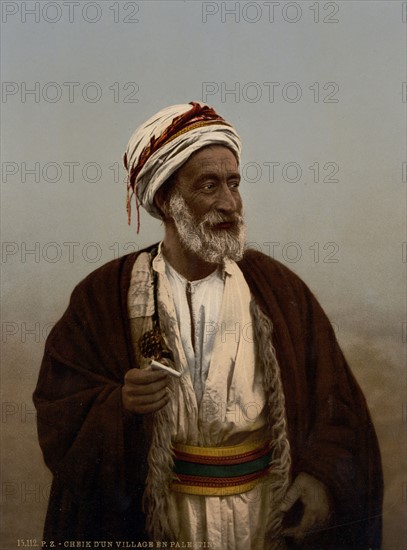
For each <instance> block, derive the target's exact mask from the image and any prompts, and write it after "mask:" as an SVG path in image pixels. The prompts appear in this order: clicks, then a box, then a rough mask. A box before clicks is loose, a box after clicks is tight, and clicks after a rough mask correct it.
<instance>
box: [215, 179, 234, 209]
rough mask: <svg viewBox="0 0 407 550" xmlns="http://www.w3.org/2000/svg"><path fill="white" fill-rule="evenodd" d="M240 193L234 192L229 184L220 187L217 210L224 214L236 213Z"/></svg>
mask: <svg viewBox="0 0 407 550" xmlns="http://www.w3.org/2000/svg"><path fill="white" fill-rule="evenodd" d="M238 199H239V193H238V192H237V191H236V190H235V191H232V190H231V188H230V187H229V186H228V185H227V184H223V185H221V186H220V187H219V190H218V195H217V197H216V208H217V209H218V210H221V211H223V212H228V213H230V212H235V211H236V210H237V209H238Z"/></svg>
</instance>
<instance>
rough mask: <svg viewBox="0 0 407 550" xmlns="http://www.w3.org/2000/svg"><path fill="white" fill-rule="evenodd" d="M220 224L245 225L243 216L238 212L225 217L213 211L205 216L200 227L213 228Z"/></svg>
mask: <svg viewBox="0 0 407 550" xmlns="http://www.w3.org/2000/svg"><path fill="white" fill-rule="evenodd" d="M220 223H231V224H233V225H234V226H239V225H241V224H242V223H243V216H242V215H241V214H238V213H237V212H236V213H234V214H230V215H229V216H225V215H224V214H221V213H220V212H218V211H216V210H211V211H210V212H208V213H207V214H205V215H204V216H203V218H202V220H201V221H200V223H199V225H200V226H209V227H213V226H215V225H218V224H220Z"/></svg>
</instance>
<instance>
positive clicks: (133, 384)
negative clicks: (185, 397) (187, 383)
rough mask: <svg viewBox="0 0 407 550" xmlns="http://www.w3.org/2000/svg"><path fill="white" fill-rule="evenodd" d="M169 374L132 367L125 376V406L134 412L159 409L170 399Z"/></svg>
mask: <svg viewBox="0 0 407 550" xmlns="http://www.w3.org/2000/svg"><path fill="white" fill-rule="evenodd" d="M168 379H169V377H168V374H166V373H165V372H162V371H153V370H151V367H148V368H147V369H130V370H129V371H127V373H126V375H125V377H124V385H123V387H122V399H123V406H124V408H125V409H126V410H127V411H129V412H133V413H137V414H147V413H153V412H155V411H158V410H159V409H161V408H162V407H164V405H166V404H167V403H168V401H169V395H168V392H167V384H168Z"/></svg>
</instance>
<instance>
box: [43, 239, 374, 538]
mask: <svg viewBox="0 0 407 550" xmlns="http://www.w3.org/2000/svg"><path fill="white" fill-rule="evenodd" d="M148 250H149V249H148ZM136 256H137V253H134V254H129V255H127V256H124V257H121V258H119V259H117V260H113V261H112V262H109V263H108V264H105V265H103V266H102V267H100V268H99V269H97V270H96V271H94V272H93V273H91V274H90V275H89V276H88V277H86V278H85V279H84V280H83V281H82V282H81V283H79V285H78V286H77V287H76V288H75V289H74V291H73V293H72V296H71V301H70V304H69V307H68V309H67V310H66V312H65V313H64V315H63V317H62V318H61V320H60V321H59V322H58V323H57V324H56V325H55V327H54V328H53V330H52V331H51V333H50V335H49V337H48V339H47V342H46V348H45V353H44V358H43V362H42V366H41V371H40V375H39V380H38V384H37V387H36V390H35V392H34V403H35V406H36V408H37V418H38V434H39V441H40V445H41V447H42V450H43V453H44V459H45V462H46V464H47V466H48V467H49V468H50V470H51V471H52V473H53V476H54V480H53V485H52V490H51V495H50V501H49V506H48V513H47V518H46V522H45V531H44V540H54V541H57V542H58V541H60V542H61V541H65V540H81V541H94V540H99V541H102V540H103V541H107V540H109V541H139V540H148V537H147V535H146V534H145V532H144V516H143V513H142V510H141V497H142V494H143V489H144V482H145V477H146V472H147V462H146V455H147V451H148V448H147V447H148V444H147V441H148V434H146V433H145V431H144V429H143V419H142V416H141V415H136V414H133V415H131V414H127V413H126V412H125V411H124V410H123V408H122V401H121V386H122V383H123V379H124V375H125V373H126V371H127V370H128V369H131V368H135V367H137V365H136V364H135V359H134V353H133V349H132V344H131V339H130V325H129V319H128V316H127V292H128V288H129V284H130V277H131V270H132V267H133V264H134V261H135V258H136ZM239 266H240V268H241V270H242V272H243V274H244V276H245V278H246V281H247V283H248V285H249V287H250V290H251V292H252V294H253V296H254V297H255V299H256V301H257V303H258V305H259V306H260V307H261V309H262V310H263V312H264V313H265V314H266V315H267V316H268V317H269V318H270V319H271V321H272V323H273V335H274V336H273V343H274V346H275V349H276V354H277V359H278V362H279V365H280V369H281V377H282V382H283V388H284V394H285V400H286V409H287V421H288V436H289V440H290V445H291V453H292V476H293V478H294V477H295V475H296V474H297V473H298V472H301V471H303V472H307V473H309V474H311V475H313V476H314V477H316V478H317V479H319V480H320V481H322V482H323V483H325V485H326V486H327V488H328V490H329V493H330V496H331V499H332V505H333V510H334V514H333V516H332V519H331V524H330V526H329V528H328V529H324V530H322V531H319V532H316V533H313V534H311V535H309V536H308V537H307V538H306V540H305V541H304V542H303V543H302V544H301V547H302V548H305V547H309V548H324V549H326V548H344V549H345V548H346V549H350V548H355V549H363V548H366V549H367V548H379V547H380V544H381V505H382V496H383V495H382V493H383V480H382V471H381V461H380V453H379V448H378V443H377V438H376V435H375V432H374V428H373V425H372V421H371V419H370V416H369V412H368V409H367V406H366V401H365V398H364V396H363V394H362V392H361V390H360V388H359V386H358V384H357V383H356V381H355V379H354V377H353V375H352V373H351V371H350V369H349V367H348V366H347V364H346V361H345V359H344V357H343V354H342V352H341V350H340V349H339V346H338V344H337V342H336V339H335V335H334V332H333V330H332V327H331V325H330V323H329V321H328V319H327V317H326V316H325V314H324V312H323V311H322V309H321V307H320V306H319V304H318V302H317V301H316V299H315V297H314V296H313V295H312V293H311V292H310V290H309V289H308V288H307V287H306V286H305V284H304V283H303V282H302V281H301V280H300V279H299V278H298V277H297V276H296V275H295V274H294V273H292V272H291V271H290V270H289V269H287V268H286V267H285V266H283V265H282V264H280V263H278V262H277V261H275V260H273V259H271V258H269V257H267V256H265V255H263V254H260V253H259V252H255V251H253V250H249V251H247V252H246V254H245V256H244V258H243V260H242V261H241V262H239ZM296 508H297V509H295V510H294V511H293V513H292V514H291V518H290V514H289V516H288V518H287V520H288V521H291V522H293V521H297V520H298V517H299V515H300V514H301V509H300V506H297V507H296ZM287 543H288V545H289V546H290V544H291V543H290V541H289V540H288V541H287Z"/></svg>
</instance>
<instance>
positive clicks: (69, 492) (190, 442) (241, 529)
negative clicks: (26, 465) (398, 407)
mask: <svg viewBox="0 0 407 550" xmlns="http://www.w3.org/2000/svg"><path fill="white" fill-rule="evenodd" d="M240 152H241V144H240V138H239V136H238V134H237V132H236V130H235V129H234V128H233V127H232V126H231V125H230V124H229V123H227V122H226V121H225V120H224V119H223V118H221V117H220V116H219V115H218V114H217V113H216V112H215V111H214V110H213V109H211V108H210V107H208V106H207V105H203V104H200V103H196V102H191V104H188V105H175V106H173V107H169V108H167V109H164V110H162V111H160V112H159V113H157V114H156V115H155V116H154V117H152V118H151V119H149V120H148V121H147V122H146V123H145V124H143V125H141V126H140V127H139V128H138V129H137V130H136V132H135V133H134V135H133V136H132V137H131V139H130V142H129V145H128V148H127V151H126V153H125V156H124V163H125V166H126V169H127V170H128V174H129V178H128V201H127V207H128V212H129V217H130V203H131V198H132V195H133V194H135V196H136V203H137V214H138V205H139V203H141V205H142V206H143V207H144V208H145V209H146V210H147V211H148V212H149V213H150V214H151V215H153V216H155V217H157V218H159V219H162V220H163V222H164V227H165V236H164V239H163V241H162V242H161V243H159V244H158V245H153V246H151V247H149V248H148V249H146V250H143V251H141V252H139V253H133V254H130V255H127V256H124V257H122V258H119V259H117V260H114V261H113V262H110V263H108V264H106V265H104V266H102V267H101V268H99V269H97V270H96V271H95V272H93V273H91V274H90V275H89V276H88V277H87V278H86V279H85V280H84V281H82V282H81V283H80V284H79V285H78V286H77V287H76V289H75V290H74V292H73V294H72V297H71V302H70V305H69V307H68V309H67V311H66V312H65V314H64V316H63V317H62V319H61V320H60V321H59V322H58V324H57V325H56V326H55V327H54V329H53V331H52V332H51V334H50V336H49V338H48V340H47V344H46V349H45V354H44V359H43V363H42V367H41V372H40V376H39V381H38V385H37V388H36V391H35V393H34V402H35V404H36V407H37V411H38V431H39V439H40V443H41V446H42V449H43V453H44V458H45V461H46V464H47V465H48V466H49V468H50V469H51V471H52V473H53V475H54V481H53V486H52V491H51V496H50V502H49V507H48V514H47V519H46V525H45V533H44V540H46V541H55V542H61V544H62V543H63V542H64V541H73V540H74V541H82V542H83V541H93V542H94V543H95V542H96V541H99V542H100V541H111V542H112V541H116V543H117V544H116V546H117V545H120V544H121V545H124V544H125V542H124V541H126V544H130V541H132V542H131V544H132V545H134V546H133V547H137V544H136V543H138V544H139V545H142V544H143V543H144V544H145V545H146V544H148V543H147V541H150V547H164V545H165V544H167V545H168V546H167V547H170V544H171V543H172V544H173V547H174V544H175V543H176V544H178V546H177V547H199V546H200V547H208V548H216V549H222V550H223V549H228V550H249V549H253V550H254V549H268V548H286V547H291V546H292V545H298V544H300V545H301V547H303V548H305V547H309V548H324V549H325V548H347V549H348V548H358V549H361V548H366V549H367V548H378V547H380V540H381V501H382V474H381V464H380V454H379V450H378V445H377V439H376V435H375V432H374V429H373V426H372V422H371V419H370V416H369V413H368V410H367V407H366V402H365V399H364V397H363V395H362V393H361V391H360V389H359V387H358V385H357V383H356V381H355V380H354V378H353V376H352V374H351V372H350V370H349V367H348V366H347V364H346V361H345V359H344V357H343V355H342V353H341V351H340V349H339V347H338V344H337V342H336V339H335V336H334V333H333V330H332V328H331V326H330V324H329V321H328V320H327V318H326V316H325V314H324V313H323V311H322V310H321V308H320V306H319V304H318V303H317V301H316V299H315V298H314V296H313V295H312V293H311V292H310V291H309V290H308V288H307V287H306V286H305V285H304V283H303V282H302V281H301V280H300V279H299V278H298V277H297V276H296V275H294V274H293V273H292V272H291V271H289V270H288V269H287V268H286V267H284V266H282V265H281V264H279V263H278V262H276V261H275V260H273V259H270V258H269V257H267V256H265V255H263V254H260V253H258V252H255V251H250V250H245V225H244V221H243V214H242V200H241V196H240V192H239V184H240V174H239V161H240ZM157 362H158V363H157ZM160 364H161V365H164V370H163V369H162V368H161V367H160ZM165 369H166V370H165ZM160 545H161V546H160ZM182 545H184V546H182ZM204 545H206V546H204Z"/></svg>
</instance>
